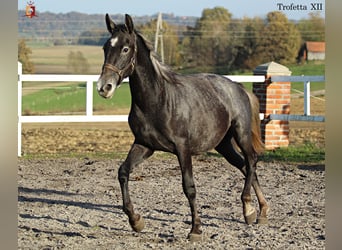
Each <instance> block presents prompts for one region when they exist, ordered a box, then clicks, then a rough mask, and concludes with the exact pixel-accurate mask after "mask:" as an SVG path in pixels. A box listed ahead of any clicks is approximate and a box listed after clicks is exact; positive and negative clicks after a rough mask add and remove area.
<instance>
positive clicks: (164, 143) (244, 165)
mask: <svg viewBox="0 0 342 250" xmlns="http://www.w3.org/2000/svg"><path fill="white" fill-rule="evenodd" d="M105 20H106V24H107V29H108V31H109V32H110V34H111V37H110V38H109V39H108V40H107V42H106V43H105V44H104V46H103V50H104V58H105V59H104V64H103V67H102V73H101V76H100V78H99V80H98V82H97V90H98V93H99V94H100V95H101V96H102V97H104V98H111V97H112V96H113V94H114V91H115V89H116V88H117V87H118V86H119V85H120V84H121V81H122V80H123V79H124V78H125V77H129V85H130V91H131V96H132V104H131V110H130V113H129V119H128V120H129V125H130V127H131V130H132V132H133V134H134V137H135V140H134V143H133V145H132V147H131V149H130V151H129V153H128V156H127V158H126V160H125V161H124V163H123V164H122V165H121V166H120V168H119V172H118V179H119V182H120V186H121V192H122V198H123V211H124V212H125V213H126V214H127V216H128V218H129V223H130V225H131V226H132V228H133V230H135V231H137V232H140V231H141V230H142V229H143V228H144V220H143V218H142V216H140V215H139V214H137V213H135V212H134V209H133V204H132V201H131V199H130V196H129V191H128V180H129V174H130V173H131V172H132V171H133V168H134V167H135V166H136V165H138V164H139V163H141V162H142V161H143V160H145V159H146V158H148V157H150V156H151V155H152V154H153V152H154V151H155V150H161V151H165V152H170V153H173V154H175V155H176V156H177V158H178V161H179V164H180V169H181V173H182V186H183V190H184V193H185V195H186V197H187V199H188V201H189V204H190V209H191V216H192V228H191V231H190V234H189V239H190V240H198V239H200V238H201V233H202V231H201V228H200V227H201V220H200V218H199V216H198V212H197V205H196V188H195V184H194V179H193V171H192V159H191V158H192V155H195V154H199V153H202V152H206V151H208V150H211V149H216V150H217V152H219V153H220V154H222V155H223V156H224V157H225V159H227V161H228V162H229V163H231V164H232V165H234V166H235V167H237V168H238V169H240V170H241V172H242V173H243V175H244V176H245V184H244V188H243V192H242V195H241V199H242V204H243V215H244V218H245V221H246V223H247V224H251V223H253V222H254V221H255V220H256V217H257V215H256V209H255V208H254V206H253V204H252V199H251V187H252V186H253V188H254V190H255V193H256V195H257V198H258V202H259V207H260V211H259V215H258V219H257V222H258V223H267V213H268V210H269V207H268V205H267V202H266V200H265V197H264V195H263V193H262V191H261V188H260V186H259V182H258V178H257V174H256V162H257V156H258V154H260V153H261V152H262V151H263V143H262V141H261V139H260V120H259V104H258V100H257V98H256V97H255V96H254V95H253V94H251V93H249V92H247V91H246V90H245V89H244V87H243V86H242V85H241V84H240V83H236V82H232V81H231V80H229V79H227V78H225V77H223V76H219V75H215V74H194V75H180V74H177V73H175V72H173V71H172V70H171V69H170V68H169V67H167V66H166V65H164V64H162V63H161V62H160V61H159V60H158V59H157V57H156V55H155V53H154V52H153V48H152V46H151V43H150V42H148V41H147V40H146V39H145V38H144V37H143V36H142V35H141V34H140V33H138V32H137V31H136V30H135V29H134V24H133V21H132V19H131V17H130V16H129V15H126V16H125V24H118V25H117V24H115V23H114V22H113V21H112V20H111V18H110V17H109V15H108V14H107V15H106V18H105ZM234 140H235V142H236V144H237V145H238V147H239V148H240V150H241V152H242V154H240V153H239V152H237V150H236V149H235V148H236V147H235V146H233V145H234V143H233V141H234Z"/></svg>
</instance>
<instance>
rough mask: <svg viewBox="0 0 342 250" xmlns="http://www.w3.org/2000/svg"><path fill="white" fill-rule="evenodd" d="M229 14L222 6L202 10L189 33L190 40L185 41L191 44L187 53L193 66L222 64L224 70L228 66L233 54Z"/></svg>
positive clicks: (216, 65)
mask: <svg viewBox="0 0 342 250" xmlns="http://www.w3.org/2000/svg"><path fill="white" fill-rule="evenodd" d="M231 16H232V14H231V13H229V11H228V10H226V9H225V8H223V7H216V8H213V9H204V10H203V12H202V17H201V18H200V19H198V21H197V22H196V26H195V29H194V30H193V31H192V32H191V33H192V34H190V36H191V38H190V41H189V40H187V41H185V42H187V43H188V44H191V46H190V47H189V50H188V51H187V53H191V56H189V58H191V59H192V61H191V62H190V63H191V64H192V65H193V66H195V67H203V66H206V67H208V66H209V67H220V66H223V67H225V68H226V70H227V69H228V68H229V67H230V65H231V63H232V62H233V58H234V56H235V52H234V46H232V41H233V37H232V36H230V33H229V29H230V23H231ZM209 71H211V70H210V69H209ZM216 73H217V72H216Z"/></svg>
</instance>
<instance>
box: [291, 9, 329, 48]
mask: <svg viewBox="0 0 342 250" xmlns="http://www.w3.org/2000/svg"><path fill="white" fill-rule="evenodd" d="M297 28H298V30H299V32H300V34H301V36H302V42H305V41H313V42H322V41H325V21H324V18H322V17H321V16H320V14H319V13H309V18H308V19H301V20H300V21H299V23H298V24H297Z"/></svg>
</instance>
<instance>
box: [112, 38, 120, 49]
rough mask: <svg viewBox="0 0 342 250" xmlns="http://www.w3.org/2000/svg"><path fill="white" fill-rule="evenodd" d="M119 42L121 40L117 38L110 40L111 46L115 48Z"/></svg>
mask: <svg viewBox="0 0 342 250" xmlns="http://www.w3.org/2000/svg"><path fill="white" fill-rule="evenodd" d="M118 40H119V39H118V38H117V37H115V38H112V39H110V45H111V46H112V47H114V46H115V44H116V43H117V42H118Z"/></svg>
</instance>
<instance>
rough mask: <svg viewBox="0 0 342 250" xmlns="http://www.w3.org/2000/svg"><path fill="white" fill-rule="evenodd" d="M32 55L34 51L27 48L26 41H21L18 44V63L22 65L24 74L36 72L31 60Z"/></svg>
mask: <svg viewBox="0 0 342 250" xmlns="http://www.w3.org/2000/svg"><path fill="white" fill-rule="evenodd" d="M30 54H32V50H31V49H30V48H29V47H27V46H26V42H25V40H24V39H21V40H20V41H19V43H18V61H19V62H21V64H22V67H23V73H24V74H30V73H33V72H34V65H33V63H32V62H31V60H30Z"/></svg>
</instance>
